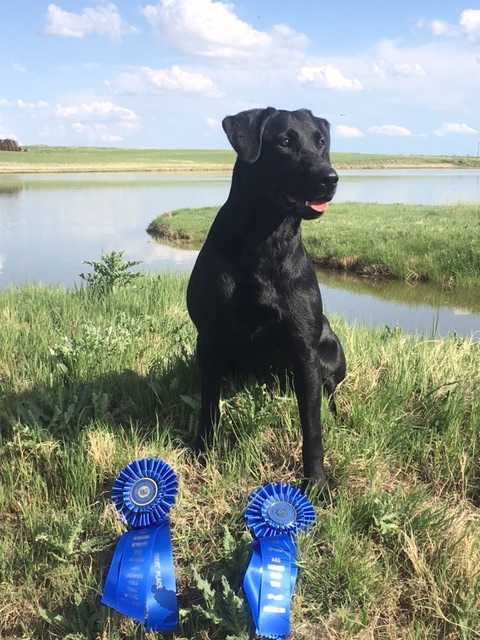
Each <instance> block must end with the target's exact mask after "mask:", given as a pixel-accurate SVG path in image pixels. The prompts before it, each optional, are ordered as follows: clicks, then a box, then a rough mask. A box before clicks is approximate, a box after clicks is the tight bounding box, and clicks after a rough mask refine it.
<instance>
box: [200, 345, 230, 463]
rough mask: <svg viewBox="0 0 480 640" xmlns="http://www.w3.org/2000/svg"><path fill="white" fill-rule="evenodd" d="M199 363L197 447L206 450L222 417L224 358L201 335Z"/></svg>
mask: <svg viewBox="0 0 480 640" xmlns="http://www.w3.org/2000/svg"><path fill="white" fill-rule="evenodd" d="M197 363H198V370H199V375H200V400H201V407H200V421H199V429H198V434H197V439H196V441H195V449H196V450H197V451H205V449H206V447H207V446H208V445H209V444H210V442H211V436H212V427H213V425H214V424H217V423H218V421H219V419H220V407H219V403H220V385H221V379H222V368H223V359H222V358H221V357H220V355H219V354H218V353H217V352H216V350H215V349H214V348H213V347H212V346H211V345H210V344H207V343H206V342H205V340H204V339H202V337H201V336H200V335H199V336H198V338H197Z"/></svg>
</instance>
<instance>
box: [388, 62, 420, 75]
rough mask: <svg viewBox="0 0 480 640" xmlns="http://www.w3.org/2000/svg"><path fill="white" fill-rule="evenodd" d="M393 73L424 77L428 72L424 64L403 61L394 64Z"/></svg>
mask: <svg viewBox="0 0 480 640" xmlns="http://www.w3.org/2000/svg"><path fill="white" fill-rule="evenodd" d="M393 74H394V75H397V76H404V77H414V76H417V77H422V76H426V75H427V72H426V71H425V69H424V68H423V67H422V65H420V64H418V62H415V63H414V64H408V63H401V64H395V65H393Z"/></svg>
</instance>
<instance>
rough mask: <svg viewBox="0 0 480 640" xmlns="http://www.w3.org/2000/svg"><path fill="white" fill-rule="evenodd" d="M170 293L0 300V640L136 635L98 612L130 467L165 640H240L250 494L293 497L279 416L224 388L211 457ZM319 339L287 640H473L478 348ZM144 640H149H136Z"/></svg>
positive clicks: (162, 282)
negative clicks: (321, 472) (168, 484)
mask: <svg viewBox="0 0 480 640" xmlns="http://www.w3.org/2000/svg"><path fill="white" fill-rule="evenodd" d="M186 282H187V280H186V277H185V276H183V275H182V276H180V275H173V274H162V275H160V276H158V277H150V276H143V275H142V276H140V277H138V278H135V279H133V280H130V281H124V282H122V284H121V285H119V286H117V287H116V288H115V289H113V288H110V289H108V288H102V287H100V288H99V287H93V288H92V287H88V286H86V287H82V288H77V289H72V290H65V289H61V288H52V287H44V286H25V287H22V288H12V289H9V290H8V291H6V292H4V293H2V294H1V295H0V318H1V323H0V429H1V440H0V513H1V515H2V523H1V528H2V533H1V536H0V636H1V637H4V638H9V639H13V638H29V639H35V640H38V639H47V638H49V639H53V638H67V639H70V640H97V639H102V640H120V639H127V638H128V639H129V640H131V639H140V638H143V637H145V635H144V631H143V627H142V626H141V625H139V624H137V623H135V622H133V621H132V620H130V619H127V618H125V617H123V616H121V615H119V614H117V613H116V612H114V611H112V610H110V609H108V608H107V607H104V606H103V605H101V604H100V597H101V591H102V586H103V581H104V579H105V576H106V572H107V569H108V565H109V562H110V559H111V557H112V553H113V550H114V548H115V545H116V543H117V541H118V538H119V536H120V535H121V533H122V532H123V530H124V529H123V525H122V524H121V523H120V521H119V518H118V517H117V516H116V514H115V512H114V510H113V507H112V505H111V503H110V500H109V494H110V491H111V487H112V484H113V482H114V479H115V477H116V476H117V474H118V472H119V471H120V470H121V469H122V468H123V467H124V466H125V465H126V464H128V463H130V462H132V461H133V460H135V459H137V458H141V457H144V456H152V457H159V458H161V459H163V460H165V461H166V462H167V463H168V464H169V465H171V466H172V468H173V469H174V470H175V471H176V473H177V474H178V477H179V483H180V487H179V495H178V499H177V501H176V504H175V506H174V508H173V509H172V512H171V524H172V539H173V548H174V555H175V566H176V579H177V588H178V601H179V607H180V612H179V629H178V632H176V633H175V634H173V636H170V637H173V638H174V639H175V640H181V639H182V640H183V639H192V640H193V639H195V640H200V639H203V640H206V639H210V640H214V639H215V640H226V639H227V638H230V640H243V639H246V638H248V637H250V635H249V634H250V622H249V620H250V618H249V615H248V612H247V610H246V607H245V600H244V596H243V593H242V590H241V579H242V574H243V571H244V569H245V567H246V564H247V559H248V552H249V542H250V539H251V538H250V535H249V533H248V532H247V531H246V529H245V524H244V520H243V512H244V508H245V503H246V499H247V497H248V495H249V494H250V492H251V491H252V490H253V489H255V488H257V487H258V486H260V485H261V484H266V483H269V482H272V481H273V482H279V481H281V482H290V483H292V484H294V485H298V483H299V482H300V480H301V473H302V464H301V440H300V428H299V421H298V415H297V410H296V403H295V401H294V398H293V397H292V396H291V394H289V393H287V394H282V393H280V391H279V390H276V391H274V392H271V391H268V390H267V389H266V388H265V387H262V386H258V385H256V384H255V383H253V382H252V383H251V384H249V385H247V387H246V388H244V389H241V390H239V389H236V388H234V387H233V386H232V385H230V386H227V389H226V390H225V393H224V395H223V400H222V421H221V424H220V426H219V427H218V429H217V430H216V432H215V445H214V446H213V447H212V448H211V449H210V450H209V451H208V452H207V455H206V459H205V461H204V463H203V465H201V464H200V463H199V461H198V460H197V459H196V458H195V456H194V455H193V453H192V450H191V445H192V442H193V440H194V437H195V430H196V424H197V418H198V405H199V393H198V381H197V372H196V366H195V359H194V344H195V331H194V328H193V326H192V324H191V322H190V320H189V318H188V315H187V311H186V308H185V290H186ZM332 320H333V324H334V327H335V330H336V331H337V332H338V334H339V336H340V338H341V340H342V342H343V344H344V346H345V350H346V353H347V359H348V363H349V373H348V376H347V379H346V380H345V382H344V383H343V385H342V387H341V388H340V390H339V394H338V402H337V404H338V408H339V414H340V415H339V417H338V418H334V417H333V416H332V415H330V414H329V413H328V411H327V410H326V408H325V409H324V437H325V449H326V466H327V469H328V472H329V474H330V476H331V478H332V486H333V493H332V502H331V503H330V504H324V503H322V502H320V501H319V500H318V499H317V496H316V495H315V494H313V495H312V496H311V499H312V501H313V503H314V505H315V510H316V514H317V524H316V527H315V528H314V530H313V532H312V533H311V534H310V535H308V536H304V537H301V538H300V540H299V560H298V562H299V567H300V571H299V581H298V583H297V587H296V591H295V596H294V600H293V611H292V638H293V639H295V640H307V639H308V640H314V639H315V640H316V639H318V638H326V639H331V640H333V639H335V640H337V639H341V638H345V639H346V638H352V637H358V638H392V639H393V638H395V639H396V638H406V639H412V640H413V639H419V638H448V639H449V640H457V639H458V640H460V639H462V640H466V639H470V638H476V637H478V631H479V629H480V517H479V506H480V465H479V451H480V394H479V393H478V389H479V385H480V367H479V355H480V354H479V345H478V343H475V342H472V341H469V340H463V339H459V338H458V337H455V336H452V337H451V338H450V339H446V340H434V339H428V338H424V339H421V338H418V337H416V338H414V337H410V336H407V335H404V334H403V333H402V332H401V330H400V329H398V328H395V329H388V328H385V329H384V330H372V329H369V328H367V327H365V326H358V327H348V326H347V325H346V324H345V323H344V322H343V321H342V320H341V319H339V318H334V319H332ZM151 637H152V638H153V637H157V638H161V637H162V636H161V634H157V635H156V636H154V635H153V634H152V636H151Z"/></svg>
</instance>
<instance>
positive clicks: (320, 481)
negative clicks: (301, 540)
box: [293, 349, 328, 493]
mask: <svg viewBox="0 0 480 640" xmlns="http://www.w3.org/2000/svg"><path fill="white" fill-rule="evenodd" d="M297 353H298V355H299V356H301V357H297V362H296V365H295V367H294V377H293V382H294V388H295V395H296V396H297V402H298V411H299V414H300V423H301V425H302V433H303V445H302V457H303V473H304V476H305V478H306V479H307V481H310V482H313V483H315V484H316V485H317V486H318V487H319V488H320V489H321V490H322V492H323V493H326V492H328V482H327V477H326V475H325V470H324V468H323V443H322V426H321V420H320V408H321V402H322V383H323V381H322V372H321V368H320V363H319V360H318V357H317V354H316V352H315V350H313V349H311V350H308V352H307V353H305V350H303V352H301V353H300V352H297Z"/></svg>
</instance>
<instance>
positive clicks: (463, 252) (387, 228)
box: [148, 203, 480, 287]
mask: <svg viewBox="0 0 480 640" xmlns="http://www.w3.org/2000/svg"><path fill="white" fill-rule="evenodd" d="M217 210H218V208H217V207H209V208H202V209H181V210H178V211H173V212H168V213H167V214H164V215H162V216H158V217H157V218H155V220H153V221H152V223H151V224H150V225H149V227H148V232H149V233H151V234H152V235H153V236H154V237H158V238H160V239H162V240H166V241H170V242H180V243H192V244H194V245H200V244H201V243H202V242H203V240H204V239H205V236H206V234H207V233H208V229H209V228H210V225H211V223H212V220H213V218H214V216H215V214H216V212H217ZM302 237H303V241H304V244H305V246H306V248H307V251H308V254H309V255H310V257H311V258H312V260H313V262H314V263H315V265H316V266H318V267H321V268H323V269H334V270H336V271H344V272H350V273H355V274H357V275H361V276H376V277H388V278H398V279H402V280H406V281H409V282H415V281H423V282H436V283H441V284H443V285H446V286H448V287H453V286H455V285H462V286H471V287H479V286H480V207H479V205H478V204H454V205H451V206H433V205H432V206H425V205H403V204H388V205H385V204H365V203H339V204H335V203H334V204H331V205H330V206H329V209H328V211H327V213H326V214H325V215H323V216H322V217H321V218H320V219H318V220H315V221H311V222H303V224H302Z"/></svg>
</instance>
